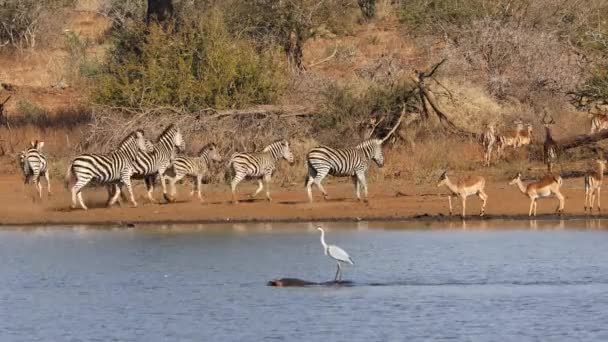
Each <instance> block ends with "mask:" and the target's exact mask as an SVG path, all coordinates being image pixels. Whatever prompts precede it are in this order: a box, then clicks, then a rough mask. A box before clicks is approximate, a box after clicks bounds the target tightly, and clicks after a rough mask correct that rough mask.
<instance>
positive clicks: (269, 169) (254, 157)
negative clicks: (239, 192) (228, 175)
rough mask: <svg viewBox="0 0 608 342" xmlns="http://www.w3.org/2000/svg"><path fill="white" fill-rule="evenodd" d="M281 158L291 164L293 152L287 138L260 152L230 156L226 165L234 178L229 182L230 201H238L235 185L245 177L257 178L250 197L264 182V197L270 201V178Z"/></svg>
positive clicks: (257, 191) (255, 193) (258, 190)
mask: <svg viewBox="0 0 608 342" xmlns="http://www.w3.org/2000/svg"><path fill="white" fill-rule="evenodd" d="M281 158H283V159H285V160H287V161H288V162H289V163H290V164H293V160H294V159H293V154H292V153H291V149H290V148H289V142H288V141H287V140H279V141H276V142H273V143H272V144H270V145H268V146H266V147H265V148H264V149H263V150H262V152H255V153H235V154H233V155H232V157H230V161H229V162H228V167H231V168H232V170H233V171H234V178H233V179H232V182H231V183H230V188H231V189H232V202H233V203H238V200H237V199H236V193H235V190H236V186H237V184H239V183H240V182H241V181H242V180H243V179H245V178H251V179H257V181H258V188H257V190H256V191H255V192H254V193H253V194H251V197H255V196H256V195H257V194H259V193H260V191H262V189H263V188H264V184H263V183H262V180H264V182H265V183H266V198H267V199H268V201H271V200H272V199H271V198H270V179H271V177H272V173H273V172H274V170H275V169H276V164H277V161H279V160H280V159H281Z"/></svg>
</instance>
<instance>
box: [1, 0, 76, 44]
mask: <svg viewBox="0 0 608 342" xmlns="http://www.w3.org/2000/svg"><path fill="white" fill-rule="evenodd" d="M73 4H74V0H3V1H0V47H2V46H6V45H10V46H12V47H16V48H33V47H35V46H36V44H37V42H38V34H39V33H40V30H41V23H42V20H41V19H42V17H43V15H44V14H50V13H53V12H56V11H57V10H59V9H61V8H64V7H67V6H71V5H73Z"/></svg>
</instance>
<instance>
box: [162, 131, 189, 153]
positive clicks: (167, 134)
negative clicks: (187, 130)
mask: <svg viewBox="0 0 608 342" xmlns="http://www.w3.org/2000/svg"><path fill="white" fill-rule="evenodd" d="M158 141H159V142H160V143H169V144H171V145H172V147H175V148H177V150H178V151H179V152H183V151H184V150H185V149H186V142H185V141H184V137H183V136H182V132H181V131H180V130H179V128H178V127H177V126H176V125H175V124H171V125H169V127H167V128H166V129H165V130H164V131H163V132H162V133H161V134H160V136H159V137H158Z"/></svg>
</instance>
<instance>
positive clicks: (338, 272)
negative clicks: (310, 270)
mask: <svg viewBox="0 0 608 342" xmlns="http://www.w3.org/2000/svg"><path fill="white" fill-rule="evenodd" d="M337 265H338V269H336V276H335V277H334V282H337V281H338V275H339V274H340V263H337Z"/></svg>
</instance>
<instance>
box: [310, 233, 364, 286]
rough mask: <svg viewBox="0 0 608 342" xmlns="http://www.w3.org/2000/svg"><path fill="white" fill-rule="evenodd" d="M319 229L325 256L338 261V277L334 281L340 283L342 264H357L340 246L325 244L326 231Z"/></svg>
mask: <svg viewBox="0 0 608 342" xmlns="http://www.w3.org/2000/svg"><path fill="white" fill-rule="evenodd" d="M317 229H318V230H319V231H320V232H321V244H322V245H323V249H324V252H325V255H327V256H329V257H330V258H332V259H334V260H336V262H337V263H338V269H337V270H336V277H335V278H334V281H340V280H342V266H341V264H342V263H347V264H351V265H354V264H355V263H354V262H353V259H351V257H350V255H348V253H346V251H345V250H343V249H342V248H340V247H338V246H335V245H328V244H327V243H325V231H324V230H323V228H321V227H320V226H319V227H317ZM338 277H339V278H338Z"/></svg>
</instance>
